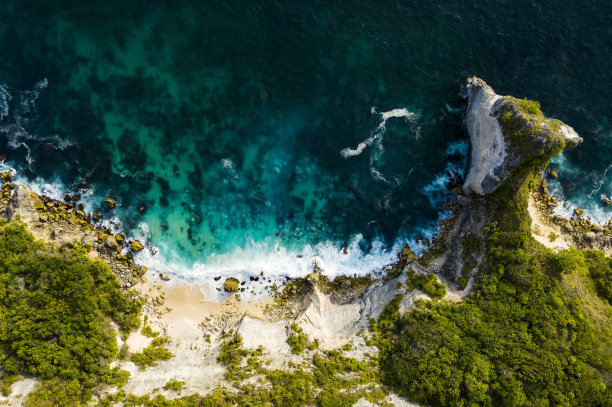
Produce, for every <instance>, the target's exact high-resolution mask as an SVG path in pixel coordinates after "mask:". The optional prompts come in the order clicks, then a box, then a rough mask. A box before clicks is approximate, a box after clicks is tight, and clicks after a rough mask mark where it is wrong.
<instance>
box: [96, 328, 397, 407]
mask: <svg viewBox="0 0 612 407" xmlns="http://www.w3.org/2000/svg"><path fill="white" fill-rule="evenodd" d="M349 349H350V346H345V347H344V348H343V349H339V350H335V351H329V352H316V353H314V354H313V355H312V357H309V358H305V359H304V361H303V363H301V364H300V365H299V366H294V365H293V364H290V367H292V370H271V369H267V368H265V367H264V366H265V365H266V364H267V362H266V361H265V360H261V358H262V356H263V349H262V348H259V349H256V350H253V351H251V350H247V349H244V348H242V337H241V336H240V334H236V335H234V336H232V335H231V334H227V337H226V338H225V341H224V342H223V343H222V345H221V352H220V354H219V356H218V359H217V360H218V361H219V362H221V363H223V364H225V365H226V367H227V368H228V373H229V374H227V375H226V378H227V379H228V380H230V381H231V382H232V384H233V386H234V387H235V390H226V389H222V388H216V389H215V390H213V391H212V392H211V393H210V394H208V395H206V396H201V395H198V394H194V395H189V396H185V397H180V398H177V399H174V400H168V399H166V398H165V397H163V396H161V395H158V396H155V397H152V396H150V395H145V396H135V395H133V394H126V393H125V392H124V391H119V392H117V393H115V394H113V395H109V396H107V397H106V398H104V399H103V400H101V401H100V402H99V404H98V405H99V406H111V405H113V403H125V404H124V405H125V406H126V407H130V406H144V407H161V406H163V407H166V406H168V407H170V406H172V407H188V406H189V407H190V406H205V407H230V406H237V405H239V406H277V407H302V406H308V405H316V406H322V407H350V406H352V405H354V404H355V403H356V402H357V401H358V400H359V399H361V398H365V399H366V400H368V401H370V402H372V403H374V404H376V405H387V404H385V402H384V401H383V399H384V398H385V397H386V396H387V393H386V392H385V391H384V389H383V388H382V387H381V386H380V376H379V373H378V371H379V370H378V362H377V360H376V359H375V358H372V357H370V356H369V355H368V356H367V357H366V360H357V359H354V358H350V357H347V356H344V355H343V352H345V351H347V350H349ZM255 377H256V378H257V380H253V379H254V378H255ZM182 384H183V383H182V382H176V381H171V382H168V383H167V384H166V386H164V388H165V389H167V390H177V391H179V390H180V389H181V388H182ZM236 390H237V391H236Z"/></svg>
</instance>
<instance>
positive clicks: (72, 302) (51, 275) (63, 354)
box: [0, 221, 141, 405]
mask: <svg viewBox="0 0 612 407" xmlns="http://www.w3.org/2000/svg"><path fill="white" fill-rule="evenodd" d="M88 251H89V247H87V246H86V245H81V246H73V245H65V246H62V247H60V248H59V249H57V250H56V249H53V248H51V247H48V246H45V244H44V243H43V242H41V241H36V240H35V239H34V237H33V236H32V234H30V233H29V232H28V231H27V230H26V229H25V225H24V224H23V223H20V222H12V223H8V224H7V223H6V222H5V221H0V316H1V318H0V360H1V362H0V364H1V365H2V366H3V368H4V369H5V370H6V372H7V374H9V375H17V374H28V375H32V376H36V377H39V378H41V379H43V381H42V382H41V383H40V384H39V386H38V387H37V390H36V391H35V392H34V393H33V394H32V396H31V400H33V401H31V402H29V403H30V404H31V405H50V404H49V403H52V402H57V403H60V404H58V405H71V404H70V403H72V404H75V403H78V402H79V401H80V400H87V399H88V398H89V397H90V394H91V389H92V388H93V387H94V386H95V385H97V384H98V383H99V381H100V378H101V377H102V376H104V375H105V374H106V372H107V371H108V363H109V362H110V361H111V360H112V359H113V358H115V356H116V355H117V351H118V350H117V343H116V339H115V332H114V330H113V328H112V327H111V323H110V322H111V319H112V320H114V321H115V322H116V323H117V324H118V325H119V327H120V329H121V330H122V331H124V332H127V331H130V330H133V329H135V328H137V327H138V325H139V318H138V314H139V312H140V308H141V303H140V302H138V301H137V300H136V298H135V296H134V295H133V294H124V293H123V292H122V291H121V289H120V285H119V282H118V281H117V279H116V277H115V276H114V275H113V274H112V273H111V271H110V269H109V268H108V266H107V265H106V264H104V263H103V262H101V261H92V260H90V259H89V258H88V257H87V255H86V254H87V252H88ZM59 389H61V392H63V394H64V395H63V396H61V397H62V398H61V400H60V399H59V398H58V397H60V395H59V394H53V393H55V392H59V391H60V390H59ZM73 396H74V397H73ZM66 397H72V398H69V399H67V398H66ZM71 400H72V401H71ZM45 403H46V404H45Z"/></svg>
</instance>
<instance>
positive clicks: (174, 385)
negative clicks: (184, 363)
mask: <svg viewBox="0 0 612 407" xmlns="http://www.w3.org/2000/svg"><path fill="white" fill-rule="evenodd" d="M183 386H185V382H181V381H179V380H170V381H169V382H167V383H166V384H165V385H164V389H165V390H172V391H175V392H177V393H180V392H181V390H183Z"/></svg>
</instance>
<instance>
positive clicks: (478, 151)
mask: <svg viewBox="0 0 612 407" xmlns="http://www.w3.org/2000/svg"><path fill="white" fill-rule="evenodd" d="M500 98H501V96H499V95H497V94H496V93H495V92H494V91H493V89H491V87H490V86H489V85H487V84H486V83H485V82H484V81H483V80H481V79H479V78H472V83H471V87H470V99H469V102H468V108H467V111H466V113H465V123H466V126H467V129H468V133H469V135H470V146H471V152H470V167H469V172H468V175H467V177H466V178H465V182H464V183H463V187H462V189H463V192H464V193H465V194H468V193H470V192H475V193H477V194H478V195H484V194H486V193H487V192H490V191H491V190H492V189H491V186H493V185H495V186H497V185H499V183H500V182H501V181H502V179H500V177H502V175H503V165H504V161H505V158H506V155H507V153H506V143H505V141H504V135H503V134H502V130H501V126H500V125H499V122H498V121H497V118H496V117H494V116H493V114H492V112H493V105H494V104H495V102H497V101H498V100H499V99H500ZM496 169H497V172H496ZM483 184H484V185H483ZM493 189H494V188H493Z"/></svg>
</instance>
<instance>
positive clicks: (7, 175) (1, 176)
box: [0, 171, 13, 184]
mask: <svg viewBox="0 0 612 407" xmlns="http://www.w3.org/2000/svg"><path fill="white" fill-rule="evenodd" d="M0 181H2V183H3V184H5V183H8V182H13V174H12V173H11V172H10V171H4V172H0Z"/></svg>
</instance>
